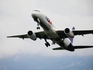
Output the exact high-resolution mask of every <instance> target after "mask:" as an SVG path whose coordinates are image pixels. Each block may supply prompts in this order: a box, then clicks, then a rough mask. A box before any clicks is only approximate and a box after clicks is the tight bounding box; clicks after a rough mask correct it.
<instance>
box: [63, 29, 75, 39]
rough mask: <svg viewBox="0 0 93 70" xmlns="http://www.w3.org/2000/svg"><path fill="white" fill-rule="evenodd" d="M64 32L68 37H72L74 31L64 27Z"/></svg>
mask: <svg viewBox="0 0 93 70" xmlns="http://www.w3.org/2000/svg"><path fill="white" fill-rule="evenodd" d="M64 33H65V34H66V35H67V36H68V37H72V38H73V37H74V33H73V32H72V31H70V29H69V28H66V29H65V30H64Z"/></svg>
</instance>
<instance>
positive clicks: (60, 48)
mask: <svg viewBox="0 0 93 70" xmlns="http://www.w3.org/2000/svg"><path fill="white" fill-rule="evenodd" d="M53 50H65V49H64V48H62V47H58V48H53Z"/></svg>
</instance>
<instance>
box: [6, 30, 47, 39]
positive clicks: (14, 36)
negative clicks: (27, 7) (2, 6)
mask: <svg viewBox="0 0 93 70" xmlns="http://www.w3.org/2000/svg"><path fill="white" fill-rule="evenodd" d="M35 34H36V37H37V38H40V39H42V38H44V39H49V38H48V37H47V35H46V34H45V33H44V31H41V32H35ZM7 38H22V39H24V38H29V37H28V35H27V34H22V35H13V36H7Z"/></svg>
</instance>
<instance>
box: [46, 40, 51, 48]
mask: <svg viewBox="0 0 93 70" xmlns="http://www.w3.org/2000/svg"><path fill="white" fill-rule="evenodd" d="M45 42H46V43H45V46H46V47H48V46H50V44H49V42H47V40H46V39H45Z"/></svg>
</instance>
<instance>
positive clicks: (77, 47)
mask: <svg viewBox="0 0 93 70" xmlns="http://www.w3.org/2000/svg"><path fill="white" fill-rule="evenodd" d="M73 47H74V49H83V48H93V46H73Z"/></svg>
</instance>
